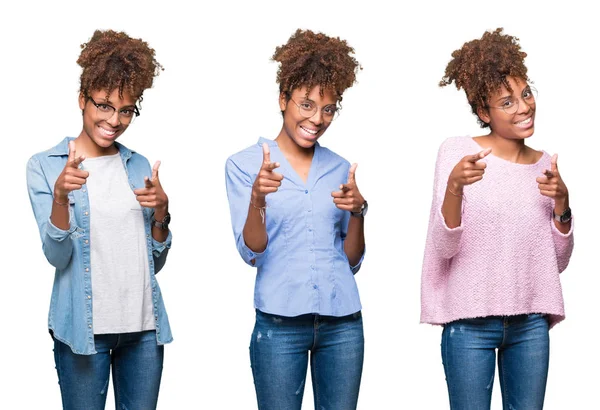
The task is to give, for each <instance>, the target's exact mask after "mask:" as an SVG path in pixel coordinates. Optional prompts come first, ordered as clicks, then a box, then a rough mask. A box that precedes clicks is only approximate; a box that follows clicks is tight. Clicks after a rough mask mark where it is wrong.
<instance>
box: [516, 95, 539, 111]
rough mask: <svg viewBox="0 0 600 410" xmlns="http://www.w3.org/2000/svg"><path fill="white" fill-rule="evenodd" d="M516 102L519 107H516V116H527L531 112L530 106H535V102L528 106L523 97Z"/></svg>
mask: <svg viewBox="0 0 600 410" xmlns="http://www.w3.org/2000/svg"><path fill="white" fill-rule="evenodd" d="M517 101H518V102H519V106H518V107H517V113H518V114H527V113H528V112H529V111H531V105H535V102H532V103H531V105H530V104H529V103H528V102H527V101H525V98H523V97H520V98H519V99H518V100H517Z"/></svg>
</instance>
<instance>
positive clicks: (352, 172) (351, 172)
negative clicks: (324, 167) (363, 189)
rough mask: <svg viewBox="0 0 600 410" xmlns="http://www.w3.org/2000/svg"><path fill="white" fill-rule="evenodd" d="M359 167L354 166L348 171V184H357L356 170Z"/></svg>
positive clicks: (355, 164)
mask: <svg viewBox="0 0 600 410" xmlns="http://www.w3.org/2000/svg"><path fill="white" fill-rule="evenodd" d="M357 167H358V164H357V163H354V164H352V166H351V167H350V170H348V183H349V184H350V183H352V182H356V168H357Z"/></svg>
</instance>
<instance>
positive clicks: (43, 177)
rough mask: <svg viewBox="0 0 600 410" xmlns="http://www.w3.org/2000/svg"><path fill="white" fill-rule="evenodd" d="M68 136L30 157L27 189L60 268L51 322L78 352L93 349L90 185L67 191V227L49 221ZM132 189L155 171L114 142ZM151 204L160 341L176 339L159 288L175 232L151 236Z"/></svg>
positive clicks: (46, 246)
mask: <svg viewBox="0 0 600 410" xmlns="http://www.w3.org/2000/svg"><path fill="white" fill-rule="evenodd" d="M70 140H73V138H69V137H67V138H65V139H64V140H63V141H61V142H60V143H59V144H58V145H57V146H55V147H54V148H51V149H50V150H48V151H44V152H41V153H39V154H36V155H34V156H33V157H31V159H30V160H29V162H28V163H27V189H28V191H29V199H30V200H31V206H32V207H33V213H34V215H35V219H36V222H37V225H38V228H39V231H40V236H41V239H42V249H43V251H44V255H45V256H46V259H48V262H50V264H51V265H52V266H54V267H55V268H56V271H55V275H54V286H53V288H52V298H51V301H50V313H49V315H48V327H49V329H50V330H51V331H52V333H53V336H54V337H55V338H56V339H58V340H60V341H61V342H63V343H65V344H67V345H68V346H70V347H71V350H72V351H73V352H74V353H76V354H84V355H89V354H94V353H96V349H95V346H94V323H93V317H92V303H93V300H92V280H91V276H92V274H93V272H92V271H91V266H90V243H89V241H90V217H91V215H90V206H89V199H88V194H87V187H86V185H83V187H82V188H81V189H80V190H75V191H72V192H69V196H68V197H69V230H66V231H65V230H62V229H59V228H57V227H56V226H55V225H53V224H52V222H51V221H50V214H51V212H52V202H53V193H54V184H55V183H56V180H57V179H58V176H59V175H60V174H61V172H62V171H63V169H64V167H65V165H66V163H67V159H68V154H69V146H68V144H69V141H70ZM115 146H116V147H117V149H118V150H119V154H120V155H121V160H122V161H123V166H124V167H125V171H126V173H127V178H128V180H129V185H130V186H131V189H132V190H133V189H137V188H143V187H144V177H145V176H150V175H152V169H151V168H150V163H149V162H148V160H147V159H146V158H145V157H143V156H141V155H139V154H138V153H136V152H134V151H131V150H129V149H127V148H126V147H125V146H123V145H121V144H119V143H117V142H115ZM153 212H154V210H153V209H150V208H143V214H144V221H145V231H146V244H147V249H148V260H149V267H150V280H151V284H152V302H153V312H154V320H155V326H156V338H157V343H158V344H165V343H169V342H171V341H172V340H173V337H172V336H171V328H170V327H169V319H168V317H167V312H166V310H165V306H164V303H163V299H162V295H161V292H160V288H159V286H158V283H157V281H156V278H155V274H156V273H158V272H159V271H160V270H161V269H162V267H163V266H164V264H165V261H166V259H167V254H168V252H169V248H170V247H171V232H169V235H168V237H167V239H166V241H165V242H163V243H161V242H158V241H156V240H155V239H154V238H153V237H152V230H151V221H152V216H153Z"/></svg>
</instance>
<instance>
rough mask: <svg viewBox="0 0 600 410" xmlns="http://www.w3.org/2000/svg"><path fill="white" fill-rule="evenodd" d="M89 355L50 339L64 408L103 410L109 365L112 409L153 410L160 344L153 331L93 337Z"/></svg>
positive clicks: (154, 407) (160, 365)
mask: <svg viewBox="0 0 600 410" xmlns="http://www.w3.org/2000/svg"><path fill="white" fill-rule="evenodd" d="M94 341H95V344H96V351H97V352H98V353H96V354H93V355H78V354H75V353H73V352H72V351H71V348H70V347H69V346H67V345H66V344H64V343H62V342H60V341H58V340H56V339H54V361H55V363H56V371H57V372H58V383H59V384H60V393H61V396H62V402H63V409H65V410H71V409H72V410H82V409H85V410H103V409H104V405H105V403H106V394H107V391H108V381H109V373H110V367H111V365H112V370H113V379H114V380H113V387H114V392H115V402H116V406H115V407H116V409H118V410H138V409H144V410H150V409H156V402H157V401H158V389H159V387H160V377H161V374H162V367H163V351H164V346H162V345H160V346H159V345H157V344H156V332H155V331H154V330H150V331H146V332H135V333H121V334H107V335H96V336H94Z"/></svg>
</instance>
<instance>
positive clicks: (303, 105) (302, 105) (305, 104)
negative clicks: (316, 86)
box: [300, 101, 313, 111]
mask: <svg viewBox="0 0 600 410" xmlns="http://www.w3.org/2000/svg"><path fill="white" fill-rule="evenodd" d="M300 108H302V109H304V110H309V111H310V110H312V109H313V105H312V104H311V103H310V102H308V101H304V102H301V103H300Z"/></svg>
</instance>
